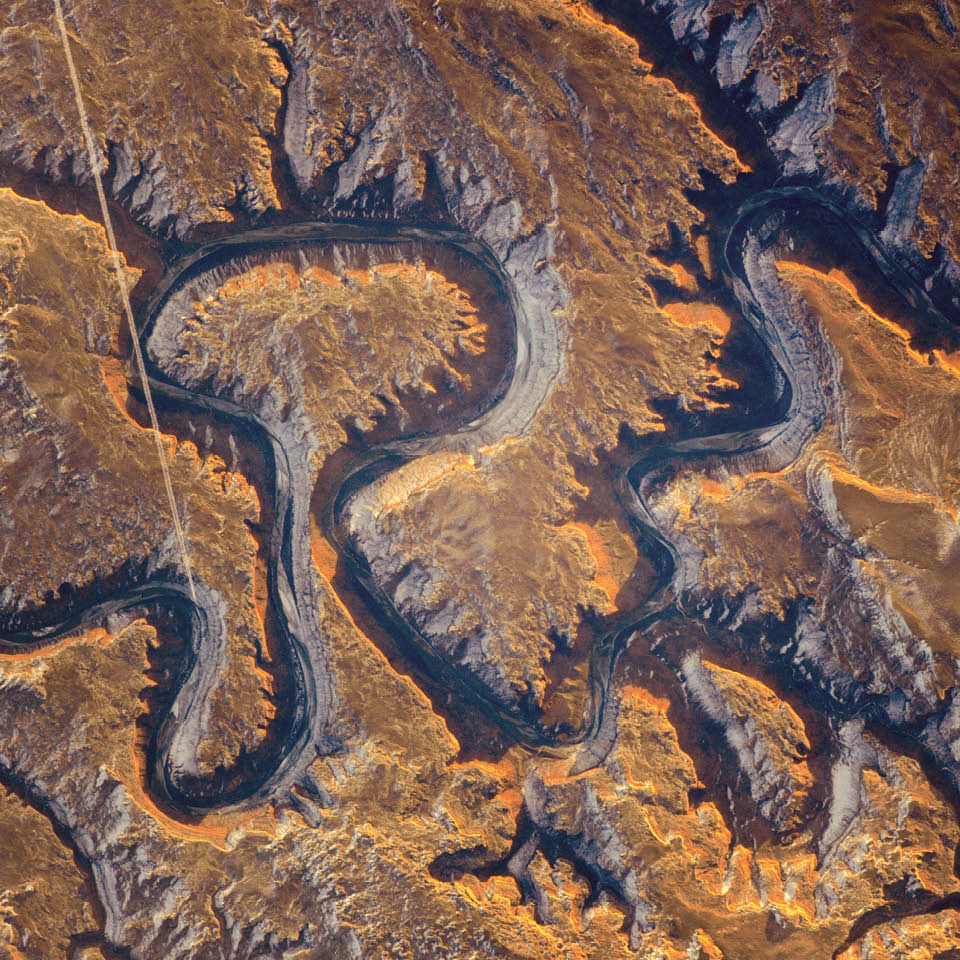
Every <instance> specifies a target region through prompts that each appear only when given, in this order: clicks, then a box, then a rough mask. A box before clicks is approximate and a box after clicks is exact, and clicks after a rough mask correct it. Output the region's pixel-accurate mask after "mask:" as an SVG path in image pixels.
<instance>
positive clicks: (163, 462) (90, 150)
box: [53, 0, 197, 603]
mask: <svg viewBox="0 0 960 960" xmlns="http://www.w3.org/2000/svg"><path fill="white" fill-rule="evenodd" d="M53 9H54V13H55V14H56V17H57V26H58V27H59V28H60V40H61V42H62V43H63V54H64V56H65V57H66V60H67V72H68V73H69V74H70V82H71V83H72V84H73V94H74V96H75V97H76V100H77V112H78V113H79V114H80V127H81V129H82V130H83V138H84V140H85V141H86V144H87V154H88V156H89V158H90V170H91V171H92V173H93V181H94V183H95V184H96V186H97V197H98V199H99V200H100V212H101V213H102V214H103V226H104V228H105V229H106V231H107V246H108V247H109V248H110V253H111V255H112V257H113V269H114V270H115V271H116V274H117V286H119V287H120V299H121V300H122V301H123V312H124V313H125V314H126V317H127V326H128V327H129V329H130V340H131V341H132V343H133V355H134V357H135V358H136V363H137V372H138V373H139V374H140V382H141V383H142V384H143V395H144V397H145V398H146V401H147V410H148V411H149V413H150V424H151V426H152V427H153V439H154V440H155V442H156V444H157V455H158V456H159V458H160V472H161V473H162V474H163V486H164V488H165V489H166V491H167V500H168V501H169V502H170V512H171V513H172V515H173V529H174V530H175V532H176V535H177V545H178V546H179V548H180V556H181V558H182V559H183V569H184V570H185V571H186V574H187V583H188V584H189V586H190V596H191V598H192V599H193V601H194V603H196V601H197V593H196V590H195V589H194V586H193V571H192V569H191V567H190V554H189V553H188V552H187V541H186V539H185V538H184V536H183V527H182V526H181V525H180V514H179V513H178V512H177V500H176V497H174V495H173V483H172V482H171V480H170V470H169V469H168V467H167V453H166V450H165V449H164V445H163V438H162V437H161V435H160V425H159V423H158V422H157V411H156V410H155V409H154V406H153V396H152V394H151V393H150V382H149V380H148V379H147V368H146V367H145V366H144V363H143V351H142V350H141V349H140V338H139V337H138V336H137V327H136V324H135V323H134V321H133V310H132V309H131V307H130V296H129V294H128V293H127V287H126V284H124V282H123V266H122V264H121V263H120V253H119V252H118V250H117V238H116V237H115V236H114V233H113V223H112V222H111V220H110V211H109V210H108V209H107V197H106V194H105V193H104V192H103V180H102V179H101V178H100V166H99V156H98V155H97V149H96V147H95V145H94V142H93V137H92V135H91V134H90V124H89V123H88V122H87V111H86V109H85V108H84V106H83V96H82V95H81V93H80V79H79V77H78V76H77V68H76V67H75V66H74V64H73V54H71V53H70V41H69V40H68V39H67V26H66V24H65V23H64V21H63V8H62V7H61V5H60V0H53Z"/></svg>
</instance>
